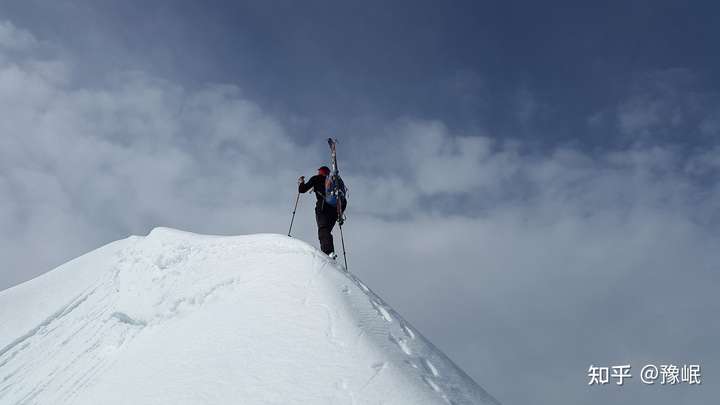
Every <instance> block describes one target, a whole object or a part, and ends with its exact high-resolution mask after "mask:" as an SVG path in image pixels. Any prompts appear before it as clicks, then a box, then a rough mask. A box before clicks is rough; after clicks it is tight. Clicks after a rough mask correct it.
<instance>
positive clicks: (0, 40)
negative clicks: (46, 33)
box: [0, 21, 38, 50]
mask: <svg viewBox="0 0 720 405" xmlns="http://www.w3.org/2000/svg"><path fill="white" fill-rule="evenodd" d="M37 44H38V42H37V40H36V39H35V37H34V36H33V35H32V34H30V33H29V32H27V31H25V30H22V29H18V28H16V27H15V25H13V23H11V22H10V21H0V48H5V49H10V50H18V49H19V50H27V49H30V48H33V47H35V46H37Z"/></svg>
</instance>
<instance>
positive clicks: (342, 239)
mask: <svg viewBox="0 0 720 405" xmlns="http://www.w3.org/2000/svg"><path fill="white" fill-rule="evenodd" d="M338 226H339V227H340V242H342V248H343V259H344V260H345V271H348V266H347V253H346V252H345V238H344V237H343V231H342V224H338Z"/></svg>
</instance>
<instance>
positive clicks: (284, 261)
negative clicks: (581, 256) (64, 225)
mask: <svg viewBox="0 0 720 405" xmlns="http://www.w3.org/2000/svg"><path fill="white" fill-rule="evenodd" d="M231 403H232V404H283V405H285V404H380V403H382V404H413V405H419V404H446V403H451V404H496V403H497V402H496V401H495V400H494V399H492V398H491V397H490V396H489V395H488V394H487V393H485V391H483V390H482V388H480V387H479V386H478V385H477V384H475V382H473V381H472V380H471V379H470V378H469V377H468V376H467V375H465V373H463V372H462V371H461V370H460V369H459V368H457V367H456V366H455V365H454V364H453V363H452V362H451V361H450V360H449V359H448V358H447V357H446V356H445V355H443V354H442V353H441V352H440V351H438V350H437V349H436V348H434V347H433V345H432V344H430V343H429V342H428V341H427V340H426V339H425V338H423V337H422V335H420V333H418V332H417V330H415V329H414V328H413V327H412V326H410V325H409V324H408V323H407V322H405V321H404V320H403V319H402V318H401V317H400V316H399V315H398V314H397V313H396V312H395V311H393V310H392V309H391V308H390V307H388V306H387V305H386V304H385V303H384V302H383V301H382V300H381V299H380V298H379V297H378V296H376V295H375V294H374V293H372V291H370V290H369V289H368V288H367V287H366V286H365V285H364V284H363V283H362V282H361V281H360V280H359V279H358V278H357V277H355V276H354V275H352V274H350V273H347V272H345V271H343V270H342V269H341V268H340V267H338V266H337V265H336V264H335V262H333V261H331V260H329V259H328V258H327V257H325V256H324V255H323V254H322V253H320V252H319V251H317V250H316V249H314V248H313V247H311V246H309V245H308V244H306V243H303V242H301V241H298V240H295V239H291V238H288V237H285V236H279V235H249V236H237V237H218V236H203V235H195V234H190V233H186V232H180V231H175V230H170V229H165V228H158V229H155V230H154V231H152V232H151V233H150V234H149V235H148V236H146V237H136V236H133V237H130V238H128V239H124V240H120V241H117V242H114V243H111V244H109V245H107V246H104V247H102V248H100V249H97V250H95V251H93V252H91V253H88V254H86V255H84V256H82V257H80V258H78V259H75V260H73V261H71V262H68V263H66V264H65V265H63V266H60V267H59V268H57V269H55V270H54V271H51V272H49V273H47V274H45V275H43V276H41V277H39V278H36V279H34V280H31V281H29V282H27V283H24V284H21V285H19V286H16V287H13V288H11V289H8V290H5V291H3V292H0V404H2V405H5V404H53V405H54V404H92V405H96V404H231Z"/></svg>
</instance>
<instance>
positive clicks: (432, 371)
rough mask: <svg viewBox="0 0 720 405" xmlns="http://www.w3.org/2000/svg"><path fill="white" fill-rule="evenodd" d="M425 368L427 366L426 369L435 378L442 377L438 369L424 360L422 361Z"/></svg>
mask: <svg viewBox="0 0 720 405" xmlns="http://www.w3.org/2000/svg"><path fill="white" fill-rule="evenodd" d="M422 363H423V366H425V369H426V370H427V371H428V372H429V373H430V374H432V375H433V377H440V373H438V371H437V368H435V366H434V365H433V364H432V363H431V362H430V360H428V359H425V358H423V359H422Z"/></svg>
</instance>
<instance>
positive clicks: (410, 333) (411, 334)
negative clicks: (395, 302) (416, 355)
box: [402, 323, 415, 339]
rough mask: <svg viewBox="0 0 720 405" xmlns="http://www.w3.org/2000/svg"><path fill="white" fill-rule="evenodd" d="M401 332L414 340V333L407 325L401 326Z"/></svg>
mask: <svg viewBox="0 0 720 405" xmlns="http://www.w3.org/2000/svg"><path fill="white" fill-rule="evenodd" d="M402 330H403V332H405V334H406V335H407V336H408V337H409V338H410V339H415V332H413V331H412V329H411V328H410V327H409V326H408V325H407V324H405V323H403V324H402Z"/></svg>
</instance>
